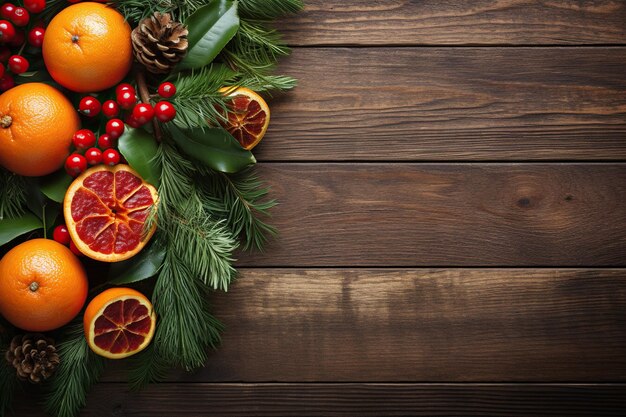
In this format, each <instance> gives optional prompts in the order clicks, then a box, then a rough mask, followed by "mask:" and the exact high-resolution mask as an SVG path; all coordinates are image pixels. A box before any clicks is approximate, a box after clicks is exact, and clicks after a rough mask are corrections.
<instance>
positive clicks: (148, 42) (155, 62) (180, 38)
mask: <svg viewBox="0 0 626 417" xmlns="http://www.w3.org/2000/svg"><path fill="white" fill-rule="evenodd" d="M188 34H189V31H188V30H187V28H186V27H185V25H183V24H182V23H179V22H174V21H172V16H171V15H170V14H169V13H164V14H161V13H159V12H155V13H154V15H153V16H151V17H148V18H146V19H144V20H142V21H141V22H139V25H138V26H137V27H136V28H135V29H133V33H132V35H131V38H132V41H133V51H134V53H135V58H136V59H137V61H139V63H141V64H143V65H144V66H145V67H146V69H147V70H148V71H150V72H152V73H154V74H165V73H168V72H170V71H171V70H172V69H173V68H174V67H175V66H176V64H178V63H179V62H180V61H182V59H183V58H184V57H185V54H186V53H187V46H188V42H187V35H188Z"/></svg>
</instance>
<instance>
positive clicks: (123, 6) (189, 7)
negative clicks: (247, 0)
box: [115, 0, 210, 23]
mask: <svg viewBox="0 0 626 417" xmlns="http://www.w3.org/2000/svg"><path fill="white" fill-rule="evenodd" d="M209 3H210V0H118V1H117V2H115V5H116V7H117V9H118V10H119V11H120V12H121V13H122V14H123V15H124V16H125V17H126V19H128V20H129V21H131V22H132V23H138V22H139V21H141V20H142V19H145V18H146V17H148V16H151V15H152V14H154V12H160V13H170V14H171V15H172V17H173V18H174V20H176V21H179V22H183V21H185V19H187V17H189V15H191V14H192V13H193V12H195V11H196V10H197V9H198V8H199V7H202V6H204V5H205V4H209Z"/></svg>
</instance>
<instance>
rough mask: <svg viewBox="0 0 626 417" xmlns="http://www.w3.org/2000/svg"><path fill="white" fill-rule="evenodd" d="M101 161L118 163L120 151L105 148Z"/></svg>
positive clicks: (108, 163) (112, 163) (111, 164)
mask: <svg viewBox="0 0 626 417" xmlns="http://www.w3.org/2000/svg"><path fill="white" fill-rule="evenodd" d="M102 163H103V164H105V165H109V166H113V165H117V164H119V163H120V153H119V152H118V151H116V150H115V149H107V150H106V151H104V152H102Z"/></svg>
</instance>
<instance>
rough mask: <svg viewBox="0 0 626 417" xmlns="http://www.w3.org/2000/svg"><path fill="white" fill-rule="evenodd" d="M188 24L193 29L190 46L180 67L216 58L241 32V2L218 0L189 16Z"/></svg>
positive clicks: (194, 65) (190, 35)
mask: <svg viewBox="0 0 626 417" xmlns="http://www.w3.org/2000/svg"><path fill="white" fill-rule="evenodd" d="M185 25H186V26H187V28H188V30H189V36H188V40H189V48H188V50H187V55H186V56H185V58H184V59H183V60H182V61H181V63H180V64H179V68H181V69H188V68H202V67H204V66H205V65H208V64H210V63H211V62H213V59H215V57H216V56H217V55H218V54H219V53H220V51H221V50H222V49H223V48H224V46H226V44H227V43H228V41H230V40H231V39H232V38H233V36H235V33H237V29H239V15H238V14H237V3H236V2H235V3H233V2H232V1H231V0H214V1H212V2H211V3H209V4H207V5H206V6H203V7H201V8H199V9H198V10H196V12H195V13H194V14H192V15H191V16H189V18H188V19H187V20H186V21H185Z"/></svg>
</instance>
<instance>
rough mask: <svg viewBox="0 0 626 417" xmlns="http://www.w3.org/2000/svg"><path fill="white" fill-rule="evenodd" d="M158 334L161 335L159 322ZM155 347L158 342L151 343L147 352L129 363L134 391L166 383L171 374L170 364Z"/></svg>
mask: <svg viewBox="0 0 626 417" xmlns="http://www.w3.org/2000/svg"><path fill="white" fill-rule="evenodd" d="M156 333H157V334H158V333H159V321H157V330H156ZM155 346H156V342H153V343H150V345H148V347H147V348H146V349H145V350H143V351H141V352H139V353H138V354H137V355H135V356H133V358H132V359H131V362H130V363H129V367H130V371H129V373H128V380H129V383H130V388H131V389H132V390H133V391H138V390H140V389H142V388H143V387H145V386H146V385H148V384H149V383H152V382H161V381H164V380H165V378H166V377H167V375H168V373H169V370H170V366H169V364H168V363H167V361H166V360H165V358H164V357H163V355H161V354H160V352H159V351H158V349H156V347H155Z"/></svg>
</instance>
